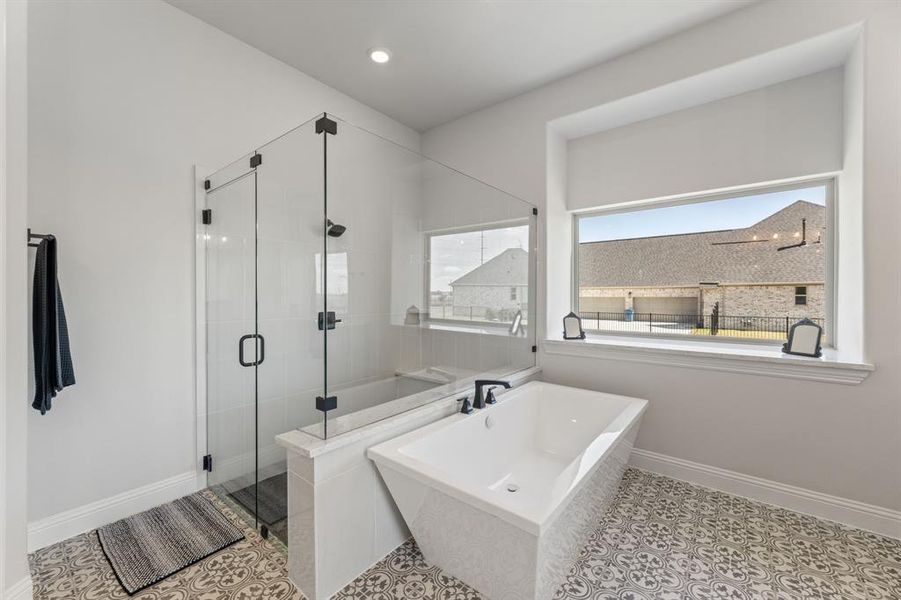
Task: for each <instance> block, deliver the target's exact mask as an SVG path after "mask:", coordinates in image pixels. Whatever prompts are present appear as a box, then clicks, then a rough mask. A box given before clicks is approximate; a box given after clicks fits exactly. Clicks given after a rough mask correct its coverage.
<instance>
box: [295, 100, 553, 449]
mask: <svg viewBox="0 0 901 600" xmlns="http://www.w3.org/2000/svg"><path fill="white" fill-rule="evenodd" d="M332 118H333V119H334V120H335V121H337V124H338V125H337V128H338V130H337V133H336V134H335V135H331V136H329V139H328V141H327V144H328V147H327V172H326V183H327V186H328V196H327V211H326V212H327V219H328V220H329V221H331V222H332V223H333V224H334V225H333V229H332V230H331V231H330V233H329V235H327V236H326V238H325V240H326V241H325V243H326V247H327V259H326V261H325V268H326V280H327V284H326V291H327V294H326V304H327V312H334V319H335V326H334V329H331V330H328V331H327V337H326V339H327V351H326V359H327V360H326V366H327V376H326V377H327V390H326V391H327V394H326V395H327V396H334V397H336V398H337V408H336V409H334V410H332V411H330V412H329V413H328V419H327V422H328V435H329V436H332V435H338V434H340V433H343V432H345V431H348V430H351V429H354V428H356V427H359V426H362V425H365V424H368V423H371V422H374V421H377V420H379V419H383V418H386V417H389V416H392V415H394V414H397V413H399V412H402V411H404V410H409V409H410V408H415V407H416V406H420V405H422V404H425V403H427V402H430V401H432V400H436V399H438V398H441V397H444V396H447V395H448V394H451V393H455V392H457V391H460V390H464V389H466V390H468V389H469V388H470V387H471V386H472V381H473V380H474V379H475V378H477V377H482V376H496V377H504V376H508V375H510V374H512V373H514V372H515V371H519V370H522V369H523V368H527V367H529V366H533V365H534V364H535V359H534V356H535V355H534V353H533V352H532V346H533V345H534V343H535V341H534V339H535V335H534V326H533V325H534V323H535V318H534V306H535V303H534V300H533V296H534V291H535V285H534V277H535V274H534V262H535V261H534V257H535V252H534V245H535V239H536V232H535V215H534V214H533V207H532V206H531V205H529V204H528V203H526V202H523V201H520V200H518V199H516V198H514V197H513V196H510V195H509V194H506V193H504V192H502V191H500V190H498V189H496V188H493V187H491V186H489V185H486V184H484V183H482V182H479V181H477V180H475V179H473V178H471V177H467V176H465V175H463V174H461V173H459V172H457V171H454V170H453V169H450V168H448V167H445V166H443V165H440V164H438V163H436V162H433V161H430V160H428V159H425V158H424V157H422V156H421V155H419V154H416V153H414V152H411V151H409V150H407V149H405V148H403V147H401V146H399V145H397V144H395V143H393V142H390V141H388V140H385V139H384V138H381V137H379V136H376V135H374V134H372V133H369V132H367V131H365V130H363V129H359V128H357V127H355V126H353V125H351V124H348V123H347V122H344V121H341V120H340V119H337V118H335V117H332ZM514 324H515V325H516V326H515V327H514ZM306 431H308V432H309V433H313V434H314V435H320V436H322V435H323V434H324V433H325V432H324V431H323V430H322V429H316V428H307V429H306Z"/></svg>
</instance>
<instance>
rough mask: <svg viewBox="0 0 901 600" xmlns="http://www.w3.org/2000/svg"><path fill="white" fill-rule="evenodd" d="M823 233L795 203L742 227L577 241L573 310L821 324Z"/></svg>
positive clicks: (814, 208) (821, 221)
mask: <svg viewBox="0 0 901 600" xmlns="http://www.w3.org/2000/svg"><path fill="white" fill-rule="evenodd" d="M802 220H804V222H805V223H806V235H805V234H804V233H802ZM825 231H826V210H825V208H824V207H823V206H820V205H818V204H813V203H810V202H805V201H802V200H799V201H797V202H795V203H793V204H791V205H789V206H787V207H785V208H783V209H782V210H780V211H778V212H776V213H774V214H772V215H770V216H769V217H767V218H766V219H763V220H762V221H760V222H758V223H755V224H754V225H752V226H750V227H747V228H744V229H731V230H723V231H711V232H704V233H692V234H683V235H668V236H657V237H647V238H634V239H626V240H612V241H604V242H587V243H582V244H580V245H579V310H580V311H581V312H595V311H597V312H601V313H616V312H621V311H624V310H625V309H627V308H631V309H633V310H634V311H635V312H639V313H642V312H652V313H655V314H680V315H682V314H705V315H709V314H710V313H711V311H712V310H713V307H714V305H715V304H716V303H717V302H718V303H719V310H720V314H721V315H730V316H755V317H782V318H786V317H787V318H790V319H798V318H802V317H810V318H823V317H824V316H825V314H826V286H825V279H826V251H825V245H824V244H822V243H821V239H825V237H824V234H825ZM802 241H806V244H805V245H802V246H797V247H792V248H786V249H784V250H779V248H783V247H785V246H791V245H794V244H800V242H802Z"/></svg>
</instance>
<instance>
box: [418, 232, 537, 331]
mask: <svg viewBox="0 0 901 600" xmlns="http://www.w3.org/2000/svg"><path fill="white" fill-rule="evenodd" d="M528 247H529V225H528V222H526V223H525V224H523V225H516V226H512V227H503V226H501V227H486V228H482V229H476V230H464V231H459V232H455V233H443V234H433V235H430V236H429V260H428V269H429V313H428V314H429V318H431V319H454V320H463V321H483V322H488V323H505V324H512V323H513V320H514V319H515V318H516V315H517V314H518V313H522V322H523V323H526V322H528V319H527V315H528V306H529V296H528V292H529V251H528Z"/></svg>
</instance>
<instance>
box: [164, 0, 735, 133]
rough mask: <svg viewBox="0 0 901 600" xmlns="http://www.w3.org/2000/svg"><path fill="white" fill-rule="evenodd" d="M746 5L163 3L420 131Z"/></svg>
mask: <svg viewBox="0 0 901 600" xmlns="http://www.w3.org/2000/svg"><path fill="white" fill-rule="evenodd" d="M751 1H753V0H519V1H515V0H453V1H451V0H445V1H412V0H331V1H329V0H167V2H169V3H170V4H172V5H173V6H176V7H178V8H180V9H182V10H184V11H186V12H188V13H190V14H192V15H194V16H196V17H197V18H199V19H201V20H203V21H206V22H207V23H209V24H211V25H213V26H214V27H217V28H219V29H221V30H222V31H225V32H226V33H229V34H231V35H233V36H234V37H236V38H238V39H240V40H242V41H244V42H246V43H248V44H250V45H251V46H254V47H256V48H258V49H260V50H262V51H263V52H266V53H267V54H269V55H271V56H274V57H275V58H278V59H280V60H282V61H283V62H285V63H287V64H289V65H291V66H293V67H295V68H297V69H299V70H301V71H303V72H304V73H306V74H308V75H310V76H312V77H315V78H316V79H318V80H320V81H322V82H323V83H325V84H327V85H330V86H332V87H334V88H335V89H337V90H339V91H341V92H344V93H345V94H347V95H349V96H351V97H353V98H355V99H356V100H359V101H360V102H363V103H364V104H367V105H369V106H371V107H373V108H375V109H377V110H379V111H381V112H383V113H385V114H387V115H388V116H390V117H393V118H394V119H396V120H398V121H400V122H401V123H404V124H406V125H408V126H410V127H412V128H413V129H416V130H419V131H425V130H427V129H429V128H431V127H434V126H436V125H440V124H441V123H445V122H447V121H451V120H453V119H455V118H457V117H459V116H462V115H464V114H466V113H469V112H472V111H474V110H477V109H479V108H483V107H485V106H488V105H491V104H494V103H496V102H500V101H502V100H506V99H507V98H511V97H513V96H516V95H518V94H522V93H523V92H526V91H529V90H531V89H534V88H536V87H539V86H541V85H544V84H545V83H548V82H549V81H553V80H555V79H558V78H560V77H564V76H566V75H570V74H572V73H575V72H577V71H580V70H582V69H585V68H587V67H590V66H593V65H595V64H598V63H600V62H603V61H605V60H608V59H610V58H612V57H614V56H617V55H619V54H623V53H626V52H629V51H631V50H633V49H635V48H638V47H639V46H642V45H645V44H648V43H651V42H654V41H656V40H659V39H662V38H664V37H666V36H669V35H672V34H674V33H676V32H678V31H681V30H684V29H687V28H689V27H692V26H694V25H697V24H699V23H701V22H703V21H707V20H710V19H713V18H715V17H718V16H720V15H723V14H726V13H728V12H731V11H733V10H736V9H739V8H742V7H743V6H745V5H747V4H749V3H750V2H751ZM375 46H382V47H386V48H389V49H390V50H391V52H392V54H393V58H392V60H391V62H389V63H388V64H385V65H377V64H375V63H373V62H371V61H370V60H369V57H368V55H367V51H368V50H369V49H370V48H372V47H375Z"/></svg>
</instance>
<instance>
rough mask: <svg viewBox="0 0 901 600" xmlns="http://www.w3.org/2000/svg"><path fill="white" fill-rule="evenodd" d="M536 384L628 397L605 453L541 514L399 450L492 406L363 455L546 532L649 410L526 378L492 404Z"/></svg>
mask: <svg viewBox="0 0 901 600" xmlns="http://www.w3.org/2000/svg"><path fill="white" fill-rule="evenodd" d="M537 386H549V387H552V388H559V389H563V390H579V391H583V392H585V391H587V392H592V393H596V394H600V395H603V396H608V397H612V398H617V399H621V400H627V401H628V404H627V405H626V407H625V408H624V409H623V410H622V411H621V412H620V413H619V414H618V415H617V416H616V417H614V419H613V420H612V421H611V422H610V424H609V425H608V427H610V428H612V427H614V426H615V425H616V424H620V430H619V433H618V434H617V435H616V437H615V438H614V439H613V440H612V441H610V443H607V445H606V447H605V448H604V450H603V452H601V453H600V454H599V455H598V456H597V458H596V459H595V460H594V462H593V463H592V465H591V466H590V467H589V468H587V469H586V470H585V471H584V472H582V473H580V474H579V476H578V479H577V480H576V481H575V482H574V483H572V484H571V485H570V487H569V489H568V490H567V492H566V494H565V495H564V496H563V497H562V498H561V499H560V501H559V502H557V504H556V505H555V506H553V507H551V508H549V509H548V510H545V511H543V512H542V513H540V514H539V515H530V514H524V512H523V511H521V510H515V509H511V508H508V507H505V506H501V505H499V504H497V503H495V502H492V501H491V499H490V497H489V496H488V494H485V493H479V491H478V488H475V487H474V486H471V485H466V484H465V483H462V482H460V481H459V480H458V479H457V478H455V477H453V476H452V475H449V474H448V473H447V472H446V471H437V472H436V468H435V467H434V466H433V465H430V464H428V463H425V462H423V461H421V460H418V459H416V458H413V457H412V456H410V455H408V454H405V453H403V452H401V451H400V450H401V448H403V447H404V446H406V445H408V444H410V443H412V442H414V441H418V440H420V439H422V438H424V437H426V436H428V435H430V434H431V433H434V432H437V431H440V430H442V429H445V428H447V427H452V426H454V425H457V424H459V423H461V422H463V421H465V420H467V419H470V418H480V417H484V416H487V415H488V414H490V413H489V412H487V411H490V410H492V409H493V408H494V407H491V406H489V407H487V408H485V409H482V410H478V411H476V412H474V413H472V414H469V415H464V414H461V413H456V414H453V415H450V416H448V417H445V418H443V419H440V420H438V421H436V422H434V423H430V424H428V425H426V426H424V427H421V428H419V429H415V430H413V431H410V432H408V433H405V434H403V435H401V436H398V437H396V438H393V439H391V440H388V441H385V442H382V443H380V444H377V445H375V446H371V447H370V448H368V449H367V451H366V456H367V457H368V458H369V459H370V460H371V461H372V462H374V463H375V465H376V467H378V468H379V469H382V468H388V469H391V470H393V471H395V472H396V473H399V474H401V475H404V476H407V477H410V478H412V479H414V480H415V481H417V482H418V483H420V484H422V485H426V486H428V487H434V488H435V489H437V490H438V491H440V492H442V493H444V494H447V495H449V496H451V497H453V498H455V499H457V500H459V501H461V502H464V503H466V504H468V505H470V506H473V507H474V508H477V509H479V510H483V511H485V512H487V513H489V514H492V515H494V516H496V517H498V518H500V519H502V520H504V521H505V522H507V523H510V524H511V525H514V526H516V527H518V528H519V529H522V530H523V531H526V532H527V533H530V534H532V535H535V536H539V537H540V536H541V535H542V534H543V533H544V532H545V531H547V530H548V528H550V527H551V526H552V525H553V523H554V522H555V521H556V519H557V517H558V516H559V515H560V513H561V512H563V510H565V508H566V507H567V506H568V505H569V503H570V502H571V501H572V499H573V498H574V497H575V496H576V494H578V492H579V490H581V489H582V487H584V485H586V483H587V482H588V481H589V480H590V479H591V478H592V476H593V475H594V474H595V473H596V471H597V470H598V468H599V467H600V465H601V464H602V463H603V462H604V461H605V460H606V459H607V458H608V457H609V456H610V455H611V454H612V453H613V452H614V450H615V449H616V448H617V447H619V445H620V444H621V443H623V442H624V441H625V440H627V439H628V435H629V433H630V431H631V430H632V429H633V428H634V427H637V426H638V425H639V424H640V422H641V418H642V416H643V415H644V412H645V410H647V406H648V401H647V400H644V399H642V398H635V397H632V396H623V395H620V394H611V393H608V392H598V391H596V390H586V389H584V388H576V387H572V386H565V385H559V384H555V383H548V382H544V381H529V382H527V383H525V384H523V385H521V386H519V387H517V388H514V389H512V390H510V391H509V392H506V393H504V394H499V395H498V398H497V401H498V404H497V405H496V406H498V405H501V403H503V402H511V401H515V400H516V396H517V395H518V394H513V392H516V391H519V390H524V389H527V388H528V387H537ZM505 396H507V398H505ZM601 433H603V432H599V433H598V435H597V436H596V437H595V438H594V439H593V440H592V441H591V442H590V443H589V444H588V445H587V446H586V447H585V449H584V450H583V451H582V452H581V453H580V454H579V456H577V457H576V458H575V459H573V461H571V462H570V463H569V464H570V465H572V464H573V463H575V462H576V461H578V460H580V459H581V458H582V457H583V456H584V455H585V453H586V452H587V451H588V450H589V449H590V448H591V446H592V445H593V444H596V443H598V439H599V437H600V435H601ZM455 482H456V484H455Z"/></svg>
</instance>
